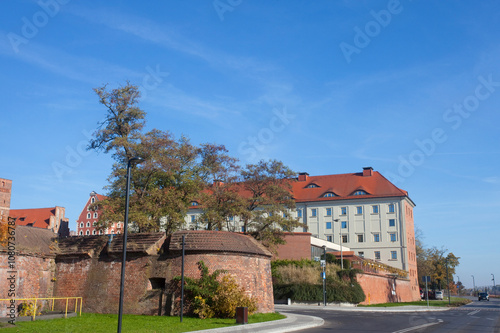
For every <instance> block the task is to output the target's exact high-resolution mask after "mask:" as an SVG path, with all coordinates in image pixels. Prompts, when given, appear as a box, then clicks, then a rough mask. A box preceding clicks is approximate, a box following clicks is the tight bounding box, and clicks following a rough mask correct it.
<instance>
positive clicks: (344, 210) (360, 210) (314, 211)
mask: <svg viewBox="0 0 500 333" xmlns="http://www.w3.org/2000/svg"><path fill="white" fill-rule="evenodd" d="M371 210H372V214H378V213H379V206H378V205H373V206H372V207H371ZM388 211H389V213H394V204H389V206H388ZM361 214H363V206H356V215H361ZM340 215H347V207H340ZM297 216H298V217H302V209H297ZM311 216H312V217H316V216H318V208H312V209H311ZM326 216H332V208H327V209H326Z"/></svg>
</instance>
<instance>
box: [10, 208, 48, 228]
mask: <svg viewBox="0 0 500 333" xmlns="http://www.w3.org/2000/svg"><path fill="white" fill-rule="evenodd" d="M55 214H56V207H50V208H32V209H11V210H10V213H9V216H10V217H13V218H16V219H17V220H16V225H30V224H31V226H33V227H37V228H44V229H47V228H48V227H49V225H50V217H51V216H55Z"/></svg>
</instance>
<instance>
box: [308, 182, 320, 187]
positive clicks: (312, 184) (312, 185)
mask: <svg viewBox="0 0 500 333" xmlns="http://www.w3.org/2000/svg"><path fill="white" fill-rule="evenodd" d="M315 187H319V186H318V185H316V184H314V183H311V184H309V185H307V186H306V188H315Z"/></svg>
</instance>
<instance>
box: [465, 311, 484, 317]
mask: <svg viewBox="0 0 500 333" xmlns="http://www.w3.org/2000/svg"><path fill="white" fill-rule="evenodd" d="M479 311H481V310H476V311H472V312H469V313H468V314H467V315H468V316H473V315H475V314H476V313H478V312H479Z"/></svg>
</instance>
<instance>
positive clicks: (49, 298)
mask: <svg viewBox="0 0 500 333" xmlns="http://www.w3.org/2000/svg"><path fill="white" fill-rule="evenodd" d="M44 300H52V305H51V311H54V304H55V302H56V300H66V308H65V310H64V318H67V316H68V303H69V301H70V300H75V311H74V312H75V313H78V312H77V310H78V301H80V311H79V315H80V316H81V315H82V306H83V298H82V297H32V298H4V299H0V302H1V301H9V302H11V301H35V304H34V308H33V315H32V316H31V317H32V319H33V320H35V317H36V311H37V305H38V304H37V303H38V301H44Z"/></svg>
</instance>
